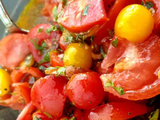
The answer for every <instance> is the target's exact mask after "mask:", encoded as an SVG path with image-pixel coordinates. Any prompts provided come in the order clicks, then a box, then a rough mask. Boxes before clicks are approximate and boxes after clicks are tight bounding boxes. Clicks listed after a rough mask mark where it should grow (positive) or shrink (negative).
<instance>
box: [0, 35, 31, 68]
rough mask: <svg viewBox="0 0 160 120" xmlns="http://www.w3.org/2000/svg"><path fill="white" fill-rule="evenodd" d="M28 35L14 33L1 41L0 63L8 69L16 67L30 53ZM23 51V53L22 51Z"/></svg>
mask: <svg viewBox="0 0 160 120" xmlns="http://www.w3.org/2000/svg"><path fill="white" fill-rule="evenodd" d="M27 45H28V39H27V35H25V34H20V33H14V34H10V35H7V36H6V37H4V38H3V39H2V40H1V41H0V51H1V52H0V57H1V58H3V59H0V65H1V66H2V67H6V68H7V69H10V70H13V69H15V68H16V67H17V66H18V65H19V63H20V62H21V61H22V60H24V59H25V58H26V56H27V55H28V54H29V49H28V47H27ZM22 51H23V53H22Z"/></svg>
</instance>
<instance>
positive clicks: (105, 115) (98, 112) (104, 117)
mask: <svg viewBox="0 0 160 120" xmlns="http://www.w3.org/2000/svg"><path fill="white" fill-rule="evenodd" d="M147 111H148V108H147V107H146V106H145V105H141V104H136V103H132V102H128V103H126V102H113V103H108V104H105V105H101V106H98V107H97V108H95V109H93V110H91V111H89V112H88V113H87V112H86V113H87V114H86V115H85V116H86V117H85V120H126V119H129V118H133V117H135V116H138V115H143V114H145V113H146V112H147Z"/></svg>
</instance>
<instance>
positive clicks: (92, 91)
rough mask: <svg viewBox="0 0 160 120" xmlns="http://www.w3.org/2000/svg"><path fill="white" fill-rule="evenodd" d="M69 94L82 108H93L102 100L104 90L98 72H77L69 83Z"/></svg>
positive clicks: (73, 101)
mask: <svg viewBox="0 0 160 120" xmlns="http://www.w3.org/2000/svg"><path fill="white" fill-rule="evenodd" d="M66 89H67V96H68V97H69V99H70V100H71V102H72V103H73V104H74V105H75V106H76V107H78V108H81V109H92V108H94V107H96V106H97V105H98V104H100V102H101V101H102V99H103V97H104V90H103V86H102V83H101V80H100V78H99V74H98V73H96V72H87V73H79V74H75V75H73V76H72V77H71V79H70V80H69V82H68V83H67V88H66Z"/></svg>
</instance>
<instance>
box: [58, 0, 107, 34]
mask: <svg viewBox="0 0 160 120" xmlns="http://www.w3.org/2000/svg"><path fill="white" fill-rule="evenodd" d="M106 21H107V16H106V13H105V8H104V3H103V1H102V0H92V1H88V0H74V1H70V2H68V4H67V6H65V8H64V10H63V13H62V16H61V17H60V18H59V19H58V22H59V23H60V24H61V25H62V26H64V27H65V28H66V29H67V30H69V31H71V32H85V31H87V30H90V29H91V28H92V27H94V26H95V25H97V26H101V25H103V24H104V23H105V22H106Z"/></svg>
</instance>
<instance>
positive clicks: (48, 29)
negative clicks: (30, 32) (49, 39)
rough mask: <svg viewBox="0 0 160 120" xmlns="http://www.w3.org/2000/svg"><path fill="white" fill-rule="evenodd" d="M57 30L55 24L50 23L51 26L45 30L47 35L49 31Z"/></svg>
mask: <svg viewBox="0 0 160 120" xmlns="http://www.w3.org/2000/svg"><path fill="white" fill-rule="evenodd" d="M57 30H58V28H57V26H53V25H51V28H47V29H46V31H45V32H46V33H47V34H48V35H50V33H51V32H53V31H57Z"/></svg>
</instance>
